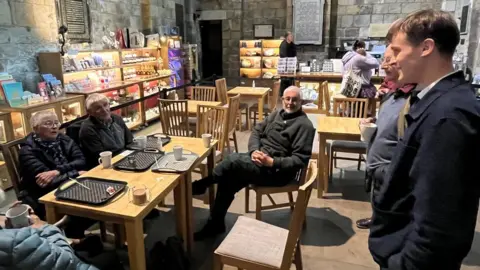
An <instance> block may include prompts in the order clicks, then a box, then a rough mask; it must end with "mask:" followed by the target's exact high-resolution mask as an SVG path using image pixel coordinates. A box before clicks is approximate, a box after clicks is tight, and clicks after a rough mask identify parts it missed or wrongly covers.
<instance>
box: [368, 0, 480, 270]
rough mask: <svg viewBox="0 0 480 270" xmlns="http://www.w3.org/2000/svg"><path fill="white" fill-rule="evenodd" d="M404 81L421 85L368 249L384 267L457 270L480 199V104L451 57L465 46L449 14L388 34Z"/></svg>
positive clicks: (375, 202)
mask: <svg viewBox="0 0 480 270" xmlns="http://www.w3.org/2000/svg"><path fill="white" fill-rule="evenodd" d="M387 38H390V40H391V42H390V48H391V50H392V51H393V54H394V58H393V60H394V63H391V64H392V65H393V66H395V67H396V69H397V70H398V72H399V76H398V81H399V83H415V84H417V87H416V88H415V91H414V92H412V96H411V98H410V104H411V105H410V110H409V112H408V114H407V115H405V120H406V122H407V125H408V127H407V129H406V130H405V134H404V137H403V139H402V140H400V141H399V142H398V145H397V147H396V149H395V153H394V155H393V159H392V161H391V163H390V166H389V168H388V172H387V174H386V176H385V179H384V182H383V184H382V187H381V189H380V191H375V190H374V192H373V196H372V197H373V198H372V206H373V218H372V225H371V227H370V238H369V248H370V251H371V253H372V255H373V258H374V259H375V261H376V262H377V263H378V264H379V265H380V267H381V268H382V269H395V270H417V269H418V270H420V269H421V270H430V269H432V270H433V269H435V270H436V269H442V270H458V269H460V267H461V264H462V260H463V259H464V258H465V256H466V255H467V254H468V252H469V250H470V248H471V244H472V240H473V235H474V232H475V224H476V219H477V211H478V203H479V194H480V182H479V181H478V180H479V179H480V171H479V170H478V164H480V106H479V105H478V102H477V101H476V100H475V94H474V91H473V89H472V87H471V86H470V84H469V83H468V82H467V81H465V78H464V74H463V72H461V71H454V70H453V63H452V56H453V54H454V52H455V49H456V47H457V45H458V43H459V40H460V32H459V29H458V26H457V24H456V22H455V19H454V18H453V17H452V15H450V14H449V13H448V12H444V11H436V10H431V9H428V10H421V11H417V12H415V13H412V14H410V15H408V16H407V17H406V18H405V19H403V20H402V21H401V22H399V23H397V24H394V26H392V27H391V28H390V30H389V34H388V36H387Z"/></svg>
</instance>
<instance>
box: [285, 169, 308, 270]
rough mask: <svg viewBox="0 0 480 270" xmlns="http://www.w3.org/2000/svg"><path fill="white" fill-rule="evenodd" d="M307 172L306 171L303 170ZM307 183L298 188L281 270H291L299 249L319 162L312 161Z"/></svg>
mask: <svg viewBox="0 0 480 270" xmlns="http://www.w3.org/2000/svg"><path fill="white" fill-rule="evenodd" d="M303 171H305V170H303ZM305 179H306V183H304V184H303V185H301V186H300V187H299V188H298V195H297V201H296V202H295V209H294V210H293V214H292V217H291V218H290V225H289V232H288V238H287V244H286V246H285V252H284V253H283V259H282V265H281V267H280V269H290V266H291V264H292V259H293V256H294V254H295V249H296V248H297V243H298V239H299V238H300V234H301V232H302V227H303V222H304V221H305V215H306V212H307V206H308V201H309V200H310V195H311V194H312V188H313V183H314V182H315V180H316V179H317V162H316V161H315V160H310V162H309V164H308V168H307V170H306V178H305Z"/></svg>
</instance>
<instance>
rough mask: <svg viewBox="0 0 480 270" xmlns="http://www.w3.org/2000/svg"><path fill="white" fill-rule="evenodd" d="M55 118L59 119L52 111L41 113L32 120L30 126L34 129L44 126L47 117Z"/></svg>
mask: <svg viewBox="0 0 480 270" xmlns="http://www.w3.org/2000/svg"><path fill="white" fill-rule="evenodd" d="M50 116H55V117H56V118H57V119H58V116H57V114H56V113H55V112H52V111H39V112H37V113H36V114H34V115H33V116H32V118H30V126H31V127H32V129H33V128H35V127H37V126H39V125H40V124H42V122H43V120H44V119H45V118H47V117H50Z"/></svg>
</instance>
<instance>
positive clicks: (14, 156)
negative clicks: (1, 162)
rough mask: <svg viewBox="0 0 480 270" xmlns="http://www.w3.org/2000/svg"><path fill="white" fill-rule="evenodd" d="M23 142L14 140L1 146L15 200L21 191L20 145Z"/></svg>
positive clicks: (22, 140)
mask: <svg viewBox="0 0 480 270" xmlns="http://www.w3.org/2000/svg"><path fill="white" fill-rule="evenodd" d="M24 141H25V139H24V138H22V139H18V140H14V141H11V142H8V143H5V144H2V145H1V147H2V153H3V157H4V159H5V164H6V165H7V170H8V174H9V175H10V179H11V180H12V185H13V189H14V190H15V194H16V195H17V198H18V197H19V196H20V191H21V188H20V187H21V183H20V181H21V176H20V159H19V153H20V148H21V147H20V144H21V143H23V142H24Z"/></svg>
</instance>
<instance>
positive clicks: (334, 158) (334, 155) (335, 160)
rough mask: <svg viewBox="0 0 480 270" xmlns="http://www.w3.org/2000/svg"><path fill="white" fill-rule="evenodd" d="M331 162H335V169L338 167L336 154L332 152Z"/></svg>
mask: <svg viewBox="0 0 480 270" xmlns="http://www.w3.org/2000/svg"><path fill="white" fill-rule="evenodd" d="M333 161H334V162H335V163H334V165H335V169H336V168H338V167H337V152H333Z"/></svg>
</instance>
